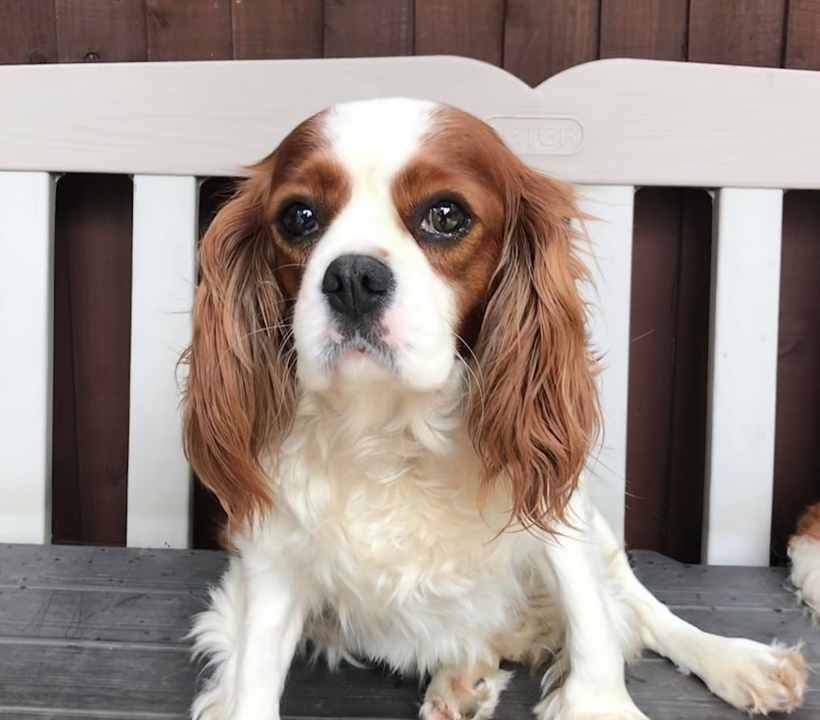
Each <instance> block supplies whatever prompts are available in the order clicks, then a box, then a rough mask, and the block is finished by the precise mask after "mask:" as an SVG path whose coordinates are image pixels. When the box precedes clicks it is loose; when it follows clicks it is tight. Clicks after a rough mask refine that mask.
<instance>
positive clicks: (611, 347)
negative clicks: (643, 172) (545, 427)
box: [580, 185, 635, 538]
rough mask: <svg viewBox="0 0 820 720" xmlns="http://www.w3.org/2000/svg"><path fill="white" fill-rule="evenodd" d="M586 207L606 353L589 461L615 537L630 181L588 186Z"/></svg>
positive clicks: (599, 347)
mask: <svg viewBox="0 0 820 720" xmlns="http://www.w3.org/2000/svg"><path fill="white" fill-rule="evenodd" d="M580 192H581V207H582V209H583V211H584V212H586V213H587V214H588V215H589V216H591V217H593V218H595V220H592V221H589V222H587V223H586V230H587V234H588V236H589V240H590V242H591V245H592V253H593V257H584V260H585V261H586V262H587V265H588V267H589V269H590V271H591V273H592V279H593V280H594V283H595V287H594V289H593V288H590V287H588V286H587V287H586V288H585V298H586V300H587V301H588V302H589V303H590V308H589V313H590V314H589V326H590V328H589V329H590V336H591V343H592V347H593V350H594V351H595V352H596V353H597V354H599V355H600V356H602V370H603V372H602V373H601V403H602V406H603V412H604V428H605V430H604V435H603V438H602V441H603V445H602V446H601V447H600V448H599V449H596V450H594V451H593V452H592V455H591V459H590V463H589V466H590V471H591V475H592V477H591V482H590V491H591V493H592V498H593V500H594V502H595V505H596V506H597V507H598V508H599V509H600V511H601V512H602V513H603V514H604V516H605V517H606V519H607V520H608V521H609V524H610V525H611V526H612V529H613V530H614V532H615V535H616V536H617V537H619V538H623V537H624V518H625V513H626V506H625V499H626V422H627V412H626V409H627V408H626V406H627V394H628V393H627V390H628V387H629V306H630V299H631V292H632V291H631V281H632V217H633V211H634V200H635V188H633V187H632V186H631V185H612V186H585V187H582V188H581V190H580Z"/></svg>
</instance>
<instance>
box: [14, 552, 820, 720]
mask: <svg viewBox="0 0 820 720" xmlns="http://www.w3.org/2000/svg"><path fill="white" fill-rule="evenodd" d="M634 559H635V566H636V571H637V573H638V575H639V576H640V577H641V579H642V580H643V581H644V582H645V583H646V584H647V586H648V587H650V589H652V590H653V592H655V594H656V595H657V596H658V597H659V598H660V599H662V600H663V601H664V602H665V603H667V604H668V605H669V606H670V607H672V608H674V609H675V611H676V612H677V613H679V614H680V615H682V616H683V617H685V618H686V619H687V620H689V621H691V622H694V623H695V624H697V625H698V626H699V627H702V628H703V629H705V630H710V631H712V632H718V633H720V634H726V635H744V636H747V637H751V638H754V639H758V640H761V641H765V642H768V641H770V640H771V639H772V638H773V637H775V636H776V637H778V638H779V639H781V640H783V641H785V642H797V641H798V640H800V639H803V640H805V651H806V657H807V659H808V661H809V662H810V663H811V664H812V665H813V666H815V669H820V631H818V629H817V628H815V627H812V625H811V623H810V622H809V621H808V619H807V618H806V617H805V615H804V614H803V612H802V609H801V608H800V607H799V606H798V605H797V603H796V601H795V599H794V596H793V595H792V594H791V592H790V591H789V590H788V588H786V587H784V583H785V572H784V571H783V570H780V569H768V568H766V569H748V568H731V569H726V568H703V567H699V566H684V565H681V564H679V563H676V562H674V561H671V560H669V559H667V558H664V557H662V556H660V555H656V554H653V553H635V554H634ZM224 564H225V557H224V555H222V554H220V553H212V552H192V551H138V550H126V549H118V548H106V549H103V548H77V547H40V546H13V545H9V546H2V547H0V719H2V720H24V719H25V720H33V719H34V720H49V719H51V718H53V719H54V720H57V719H58V718H60V719H62V718H71V720H92V719H93V720H100V719H101V718H112V719H116V720H170V719H171V718H184V717H186V716H187V708H188V705H189V702H190V697H191V694H192V692H193V689H194V685H195V682H196V669H195V668H194V667H193V666H192V665H191V663H190V661H189V655H188V647H189V643H188V641H187V640H186V639H185V635H186V633H187V630H188V627H189V623H190V618H191V616H192V615H193V614H194V613H195V612H197V611H198V610H200V609H202V608H203V607H204V604H205V599H206V596H207V587H208V585H209V584H212V583H214V582H216V580H217V579H218V577H219V574H220V572H221V570H222V568H223V567H224ZM817 677H818V676H817V675H814V676H813V677H812V680H811V682H812V683H813V685H815V686H816V685H817V684H818V682H817ZM628 682H629V686H630V691H631V692H632V695H633V697H635V699H636V702H637V703H638V705H639V706H640V707H641V708H642V709H643V710H644V711H645V712H646V713H647V714H648V715H649V716H650V717H652V718H653V719H654V720H694V719H695V718H697V719H698V720H740V718H742V717H743V715H742V714H740V713H737V712H736V711H734V710H732V709H730V708H728V707H727V706H726V705H724V704H723V703H722V702H721V701H719V700H718V699H717V698H715V697H713V696H711V695H710V694H709V693H708V691H707V690H706V689H705V688H704V687H703V685H702V684H701V683H700V682H699V681H698V680H697V679H695V678H692V677H685V676H683V675H681V674H680V673H678V672H677V671H676V670H675V669H674V668H673V667H672V666H671V665H670V664H669V663H667V662H666V661H664V660H661V659H658V658H654V657H649V658H646V659H645V660H644V661H642V662H641V663H639V664H638V665H636V666H635V667H633V668H632V669H630V671H629V679H628ZM537 696H538V679H537V678H534V677H530V676H529V675H528V674H527V673H526V672H525V671H523V670H522V671H519V672H518V674H517V677H516V679H515V681H514V682H513V684H512V686H511V688H510V689H509V690H508V691H507V692H506V693H505V695H504V698H503V700H502V705H501V707H500V709H499V712H498V717H500V718H503V719H504V720H518V719H519V718H521V719H523V718H530V717H531V715H530V708H531V706H532V705H533V704H534V703H535V701H536V700H537ZM418 699H419V692H418V683H417V682H416V681H415V680H402V679H398V678H395V677H391V676H388V675H385V674H384V673H383V672H382V671H380V670H378V669H372V670H357V669H353V668H345V669H343V670H342V671H340V672H338V673H330V672H328V671H327V670H326V669H324V668H322V667H317V668H312V669H311V668H309V667H307V666H305V665H304V664H303V663H301V662H297V663H296V664H295V666H294V668H293V670H292V672H291V675H290V679H289V682H288V689H287V691H286V697H285V703H284V708H283V717H287V718H293V719H296V718H303V719H304V718H315V719H319V718H328V719H329V718H340V719H341V718H347V719H351V720H352V719H353V718H368V719H370V720H377V719H380V720H398V719H399V718H413V717H415V716H416V713H417V711H418ZM791 717H792V718H794V720H810V719H811V718H814V720H817V718H820V692H817V691H814V692H809V693H808V695H807V701H806V705H805V706H804V708H802V709H801V710H799V711H797V712H795V713H794V714H793V715H792V716H791Z"/></svg>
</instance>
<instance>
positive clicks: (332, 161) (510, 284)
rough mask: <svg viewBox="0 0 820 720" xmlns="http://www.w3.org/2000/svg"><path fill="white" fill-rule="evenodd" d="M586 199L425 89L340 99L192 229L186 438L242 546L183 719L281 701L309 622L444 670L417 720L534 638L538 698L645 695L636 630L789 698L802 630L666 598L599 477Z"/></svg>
mask: <svg viewBox="0 0 820 720" xmlns="http://www.w3.org/2000/svg"><path fill="white" fill-rule="evenodd" d="M581 220H582V219H581V218H580V217H579V212H578V209H577V206H576V200H575V195H574V192H573V189H572V188H571V187H568V186H566V185H563V184H560V183H558V182H555V181H553V180H551V179H548V178H547V177H545V176H543V175H541V174H539V173H537V172H534V171H533V170H531V169H530V168H528V167H527V166H526V165H524V164H523V163H522V162H521V161H520V160H519V159H518V158H517V157H516V156H515V155H513V153H512V152H510V151H509V150H508V149H507V147H506V146H505V145H504V144H503V142H502V141H501V140H500V139H499V138H498V137H497V136H496V134H495V133H494V132H493V131H492V130H491V129H490V128H489V127H488V126H486V125H485V124H483V123H482V122H480V121H479V120H477V119H475V118H473V117H471V116H469V115H467V114H464V113H462V112H459V111H456V110H454V109H451V108H446V107H441V106H436V105H433V104H431V103H428V102H422V101H415V100H404V99H385V100H375V101H370V102H357V103H350V104H345V105H339V106H337V107H334V108H331V109H330V110H328V111H325V112H323V113H321V114H319V115H317V116H316V117H313V118H311V119H310V120H308V121H306V122H305V123H303V124H302V125H300V126H299V127H297V128H296V129H295V130H294V131H293V132H292V133H291V134H290V135H289V136H288V137H287V138H286V139H285V140H284V141H283V142H282V144H281V145H280V146H279V147H278V148H277V149H276V150H275V151H274V152H273V153H272V154H271V155H270V156H269V157H268V158H266V159H265V160H263V161H262V162H260V163H259V164H258V165H256V166H255V167H254V168H253V171H252V175H251V177H250V178H249V179H248V180H247V181H245V182H244V183H243V184H242V186H241V187H240V189H239V190H238V192H237V194H236V195H235V197H234V198H233V199H232V200H231V201H230V202H229V203H228V204H227V205H226V206H225V207H224V208H223V209H222V211H221V212H220V213H219V215H218V216H217V218H216V219H215V221H214V223H213V225H212V226H211V228H210V230H209V231H208V232H207V234H206V236H205V238H204V240H203V241H202V246H201V283H200V286H199V290H198V292H197V297H196V303H195V309H194V316H193V324H194V339H193V344H192V347H191V350H190V353H189V361H190V376H189V385H188V392H187V399H186V409H185V412H186V418H185V441H186V447H187V452H188V454H189V456H190V459H191V461H192V463H193V466H194V468H195V470H196V472H197V474H198V475H199V477H200V478H201V479H202V480H203V481H204V482H205V483H206V484H207V485H208V487H210V488H211V489H212V490H213V491H214V492H215V493H216V494H217V495H218V497H219V498H220V500H221V502H222V504H223V505H224V507H225V509H226V510H227V513H228V517H229V525H228V529H227V532H228V541H229V543H230V545H231V546H232V547H233V549H234V550H235V554H234V555H233V558H232V560H231V564H230V568H229V570H228V571H227V573H226V575H225V577H224V578H223V580H222V584H221V587H220V588H219V589H217V590H215V591H214V593H213V597H212V606H211V609H210V610H208V611H207V612H205V613H204V614H203V615H202V616H200V617H199V618H198V620H197V622H196V627H195V630H194V634H195V637H196V648H197V651H198V652H200V653H203V654H205V655H207V656H208V657H209V658H210V662H211V664H212V671H211V674H210V676H209V679H208V680H207V682H206V684H205V687H204V688H203V690H202V692H201V694H200V695H199V697H198V698H197V699H196V701H195V704H194V708H193V713H194V717H195V718H199V719H200V720H214V719H217V718H218V719H220V720H228V719H229V718H230V719H231V720H263V719H273V718H278V717H279V710H278V705H279V698H280V695H281V693H282V689H283V685H284V682H285V677H286V675H287V671H288V667H289V665H290V662H291V659H292V657H293V655H294V652H295V651H296V650H297V648H298V647H299V646H300V644H301V642H302V641H303V640H307V641H311V642H312V643H313V645H314V648H315V649H317V650H318V651H319V652H321V653H323V654H325V655H326V656H327V658H328V660H329V661H330V662H331V664H333V663H337V662H339V661H340V660H341V659H343V658H351V659H356V658H358V659H363V660H372V661H379V662H383V663H386V664H387V665H389V666H390V667H392V668H394V669H395V670H397V671H399V672H413V673H419V674H422V675H426V674H429V675H431V676H432V680H431V682H430V685H429V687H428V689H427V692H426V697H425V702H424V704H423V707H422V710H421V715H422V717H423V718H424V719H425V720H458V719H460V718H466V717H471V716H474V717H477V718H488V717H489V716H490V715H491V714H492V713H493V710H494V708H495V706H496V703H497V701H498V697H499V694H500V693H501V691H502V689H503V688H504V686H505V684H506V683H507V680H508V674H507V673H506V672H504V671H502V670H501V669H500V668H499V661H500V660H501V659H502V658H507V659H510V660H524V661H532V662H537V661H539V660H542V659H544V658H546V657H549V658H552V659H553V660H554V662H553V664H552V667H551V669H550V670H549V671H548V672H547V674H546V676H545V680H544V695H545V696H544V699H543V701H542V702H541V703H540V704H539V705H538V706H537V707H536V708H535V713H536V715H537V717H538V718H541V719H542V720H546V719H552V720H582V719H583V720H604V718H606V719H608V720H636V719H637V718H644V717H645V716H644V715H643V713H641V711H640V710H639V709H638V708H637V707H636V706H635V704H634V703H633V701H632V699H631V698H630V696H629V694H628V693H627V690H626V685H625V681H624V662H625V660H632V659H634V658H636V657H637V656H638V654H639V652H640V650H641V648H644V647H647V648H650V649H652V650H654V651H656V652H658V653H660V654H662V655H664V656H666V657H668V658H670V659H671V660H672V661H673V662H674V663H676V664H677V665H678V666H679V667H680V668H681V669H682V670H685V671H691V672H693V673H695V674H697V675H698V676H700V677H701V678H702V679H703V681H704V682H705V683H706V685H708V686H709V688H710V689H711V690H712V691H713V692H714V693H716V694H717V695H719V696H720V697H722V698H723V699H724V700H726V701H727V702H729V703H731V704H732V705H734V706H736V707H738V708H741V709H744V710H748V711H750V712H760V713H768V712H770V711H777V710H790V709H792V708H794V707H795V706H797V705H798V704H799V703H800V701H801V698H802V694H803V691H804V687H805V681H806V669H805V664H804V662H803V658H802V656H801V654H800V652H799V651H798V650H797V649H794V648H792V649H787V648H784V647H782V646H779V645H777V644H774V645H772V646H767V645H762V644H759V643H756V642H752V641H749V640H744V639H730V638H723V637H717V636H715V635H709V634H707V633H704V632H701V631H700V630H698V629H696V628H695V627H693V626H691V625H689V624H687V623H685V622H684V621H683V620H680V619H679V618H677V617H675V616H674V615H672V613H671V612H669V610H668V609H667V608H666V607H665V606H664V605H663V604H661V603H660V602H658V601H657V600H656V599H655V598H654V597H652V595H651V594H650V593H649V592H648V591H647V590H646V589H645V588H644V587H643V586H642V585H641V584H640V583H639V582H638V580H637V579H636V578H635V576H634V575H633V574H632V571H631V570H630V567H629V564H628V562H627V558H626V555H625V554H624V552H623V549H622V547H621V544H620V543H619V542H618V540H617V539H616V538H615V537H614V536H613V534H612V532H611V531H610V529H609V527H608V526H607V524H606V522H605V521H604V519H603V517H602V516H601V515H600V514H599V513H598V512H597V511H596V510H595V509H594V508H593V506H592V505H591V503H590V501H589V499H588V495H587V492H586V488H585V483H584V480H583V472H582V471H583V468H584V465H585V461H586V459H587V457H588V453H589V451H590V448H591V444H592V443H593V442H594V440H595V436H596V432H597V429H598V419H599V414H598V400H597V394H596V363H595V361H594V358H593V357H592V356H591V354H590V351H589V349H588V347H587V344H586V338H585V330H584V323H585V307H584V303H583V301H582V299H581V297H580V295H579V292H578V284H579V283H581V282H582V281H584V280H585V278H586V271H585V267H584V264H583V263H582V261H581V260H580V258H579V256H578V254H577V249H576V242H577V240H578V238H577V237H576V230H577V228H578V227H579V222H580V221H581Z"/></svg>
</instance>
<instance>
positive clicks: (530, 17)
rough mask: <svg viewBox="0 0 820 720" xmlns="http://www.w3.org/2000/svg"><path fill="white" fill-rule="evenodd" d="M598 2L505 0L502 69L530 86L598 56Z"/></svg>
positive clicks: (578, 0) (598, 0) (582, 0)
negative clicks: (505, 12)
mask: <svg viewBox="0 0 820 720" xmlns="http://www.w3.org/2000/svg"><path fill="white" fill-rule="evenodd" d="M599 19H600V0H574V1H573V2H566V0H507V15H506V18H505V31H504V67H505V68H506V69H507V70H509V71H510V72H511V73H513V74H515V75H518V77H520V78H521V79H522V80H524V81H525V82H527V83H529V84H530V85H533V86H534V85H537V84H538V83H540V82H541V81H542V80H546V79H547V78H548V77H550V76H551V75H555V73H558V72H561V70H566V69H567V68H569V67H572V66H573V65H578V64H579V63H582V62H587V61H588V60H595V59H596V58H597V57H598V21H599Z"/></svg>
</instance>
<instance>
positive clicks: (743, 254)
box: [704, 188, 783, 565]
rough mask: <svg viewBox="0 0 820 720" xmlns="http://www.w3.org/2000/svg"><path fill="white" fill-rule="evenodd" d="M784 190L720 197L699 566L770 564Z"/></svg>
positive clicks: (722, 194) (729, 193)
mask: <svg viewBox="0 0 820 720" xmlns="http://www.w3.org/2000/svg"><path fill="white" fill-rule="evenodd" d="M782 217H783V192H782V191H780V190H756V189H752V190H748V189H737V188H725V189H722V190H719V191H718V193H717V199H716V205H715V237H714V240H713V261H712V314H711V343H710V358H709V402H708V416H707V428H708V429H707V460H706V507H705V522H704V561H705V562H707V563H709V564H712V565H768V564H769V550H770V542H771V519H772V489H773V477H774V434H775V400H776V390H777V342H778V334H777V326H778V313H779V307H780V302H779V298H780V245H781V234H782Z"/></svg>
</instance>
